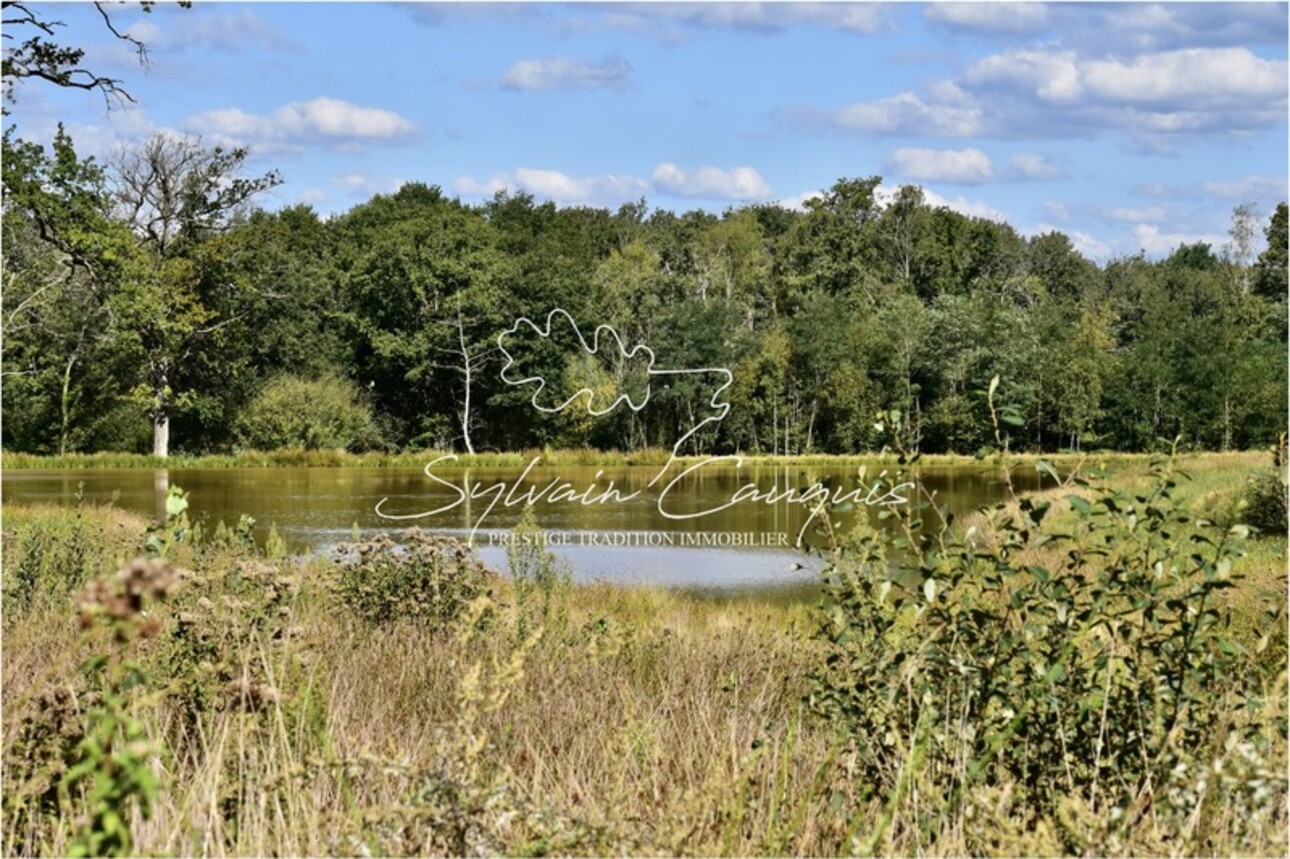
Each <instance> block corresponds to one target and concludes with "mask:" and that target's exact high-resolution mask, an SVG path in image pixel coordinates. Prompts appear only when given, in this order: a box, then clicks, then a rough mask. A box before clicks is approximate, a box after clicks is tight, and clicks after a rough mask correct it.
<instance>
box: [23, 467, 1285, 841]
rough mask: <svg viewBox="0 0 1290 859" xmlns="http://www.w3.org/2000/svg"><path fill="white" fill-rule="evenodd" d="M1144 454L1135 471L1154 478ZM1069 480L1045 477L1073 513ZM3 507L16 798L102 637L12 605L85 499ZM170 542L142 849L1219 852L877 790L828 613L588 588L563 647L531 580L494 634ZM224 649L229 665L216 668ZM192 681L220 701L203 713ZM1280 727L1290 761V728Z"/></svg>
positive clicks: (1215, 471)
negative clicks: (831, 640)
mask: <svg viewBox="0 0 1290 859" xmlns="http://www.w3.org/2000/svg"><path fill="white" fill-rule="evenodd" d="M1257 464H1259V460H1258V459H1257V458H1256V457H1252V456H1247V455H1242V457H1220V458H1204V459H1200V460H1198V461H1196V462H1193V463H1192V464H1191V465H1190V470H1191V471H1192V472H1193V473H1194V474H1195V475H1196V478H1197V479H1196V481H1195V482H1194V484H1193V489H1191V490H1188V491H1190V492H1192V493H1193V494H1192V497H1193V499H1195V500H1197V501H1198V502H1200V503H1203V504H1211V505H1213V506H1215V507H1216V508H1222V507H1224V505H1228V504H1229V502H1231V501H1232V499H1233V498H1234V497H1235V495H1234V494H1233V493H1236V492H1237V490H1238V489H1239V485H1238V484H1239V480H1234V478H1233V476H1232V474H1233V467H1239V468H1242V469H1248V468H1251V467H1254V466H1255V465H1257ZM1140 467H1141V463H1138V462H1135V463H1131V464H1129V465H1127V466H1125V468H1126V469H1127V470H1124V471H1122V472H1117V473H1116V479H1117V480H1120V481H1123V482H1125V483H1127V484H1131V483H1132V482H1133V481H1136V480H1138V479H1139V478H1140V477H1141V478H1142V479H1145V477H1144V476H1143V475H1144V473H1142V474H1140V472H1139V469H1140ZM1068 491H1069V490H1053V491H1051V492H1049V493H1047V494H1048V495H1051V496H1053V500H1054V501H1056V502H1057V504H1058V506H1060V504H1061V503H1062V502H1061V501H1060V499H1061V498H1062V497H1063V496H1064V495H1065V494H1067V493H1068ZM7 512H9V513H10V515H9V516H7V517H6V524H5V530H6V538H7V539H6V545H5V560H6V570H5V588H6V610H7V611H6V617H5V619H4V660H3V684H4V685H3V688H4V698H5V704H6V706H5V708H4V716H3V723H4V732H5V747H6V755H5V776H6V784H7V785H8V786H9V787H10V789H12V788H13V787H14V778H15V774H16V773H20V772H21V767H20V766H19V765H18V762H17V761H16V760H14V758H13V753H14V752H15V749H16V748H17V740H18V739H20V738H21V737H22V736H23V732H24V730H29V728H30V726H31V725H32V724H33V720H34V723H35V724H37V725H39V724H41V720H42V719H46V720H48V718H49V713H47V712H43V711H42V709H41V708H42V703H41V702H42V700H44V699H42V696H44V695H46V694H47V693H48V692H49V691H50V689H52V688H56V687H62V688H67V689H69V690H72V691H73V692H74V693H75V694H76V695H77V696H78V697H77V701H78V706H81V707H83V706H84V705H85V703H86V701H87V700H88V699H87V698H86V695H87V691H88V690H86V689H85V688H84V686H83V684H80V683H79V681H78V680H77V678H78V677H79V676H80V671H79V668H78V666H79V665H80V664H81V663H82V662H83V661H84V660H85V659H86V658H87V657H89V656H90V655H91V654H92V653H95V652H100V651H101V650H102V648H103V647H105V646H106V645H105V643H104V640H103V639H102V638H95V637H93V636H87V635H85V634H83V633H81V632H80V631H79V630H78V629H77V628H76V625H75V620H74V611H73V608H72V605H71V600H72V597H71V596H70V595H63V596H61V597H59V598H56V599H51V600H48V601H39V600H38V601H35V602H33V603H32V604H31V605H30V606H29V607H26V608H24V609H23V610H21V611H13V612H10V611H8V609H9V608H10V603H9V601H8V594H9V591H10V587H11V585H12V581H11V575H12V568H13V567H14V565H15V564H17V563H19V562H20V560H21V554H22V552H23V550H24V544H23V541H24V540H29V539H30V535H31V533H32V530H33V527H34V526H40V527H45V528H49V529H53V531H52V532H51V533H56V534H65V533H66V531H65V530H59V529H64V528H65V527H66V526H65V525H64V524H62V523H63V520H65V519H66V517H67V515H68V514H67V513H66V511H60V510H56V509H53V508H39V509H22V510H19V509H15V510H13V511H7ZM1054 515H1058V516H1060V515H1062V514H1061V511H1060V510H1055V512H1054ZM84 521H85V525H84V527H85V529H86V533H97V534H100V535H103V536H102V537H101V539H97V540H95V541H93V542H92V549H93V552H92V555H91V556H90V557H92V559H95V560H97V561H98V563H99V564H100V567H101V568H103V569H104V570H108V569H110V568H111V565H112V563H113V562H114V561H115V560H116V559H119V558H122V557H125V556H126V555H128V553H129V550H130V547H132V546H138V545H140V543H141V541H142V529H143V527H144V523H143V522H142V520H140V519H137V518H135V517H130V516H128V515H123V514H120V513H119V512H117V511H112V510H110V509H107V508H93V509H92V510H89V511H87V513H86V515H85V520H84ZM964 524H965V526H966V525H967V524H969V523H968V522H965V523H964ZM971 524H976V525H978V527H980V526H982V525H983V524H984V520H983V519H982V520H971ZM1257 549H1258V550H1257V551H1256V552H1252V553H1251V556H1250V558H1248V559H1247V561H1248V562H1249V563H1250V565H1251V567H1250V571H1251V572H1252V578H1253V579H1254V580H1256V581H1258V582H1264V581H1265V580H1266V581H1267V582H1268V583H1270V584H1272V585H1278V583H1279V586H1281V587H1284V562H1285V560H1284V559H1285V544H1284V542H1283V541H1278V540H1260V541H1258V544H1257ZM87 551H88V550H87ZM173 554H174V560H175V561H176V563H177V564H178V565H179V566H181V567H185V568H187V569H188V570H190V571H191V573H192V577H191V578H190V580H189V581H188V582H187V583H186V584H185V585H184V586H183V588H182V589H181V591H180V593H179V594H178V596H177V598H176V600H175V602H173V603H171V604H167V605H163V606H161V607H160V608H158V609H157V610H156V616H157V617H159V618H160V619H161V620H162V621H163V626H162V632H161V634H160V635H159V636H158V637H156V638H155V639H150V640H148V641H144V642H141V643H140V644H139V648H140V653H139V655H140V658H141V660H142V663H143V664H144V665H146V666H147V683H146V690H145V693H144V694H142V695H140V697H139V698H137V699H136V700H137V704H136V705H135V706H136V713H137V715H138V716H139V717H140V718H141V719H142V720H143V721H144V723H145V724H146V726H147V729H148V734H149V736H151V737H152V738H153V739H154V740H155V742H156V743H157V747H158V754H157V756H156V758H155V764H154V766H155V769H156V771H157V773H158V775H159V776H160V781H161V791H160V795H159V797H158V801H157V804H156V807H155V810H154V813H153V815H152V816H151V818H150V819H147V820H144V819H142V817H140V816H139V815H138V812H137V811H136V812H134V816H133V819H132V821H131V824H132V830H133V832H134V837H135V843H134V850H135V852H138V853H147V854H179V855H208V856H225V855H230V856H231V855H260V856H264V855H331V854H344V855H354V854H368V853H370V854H377V855H382V854H427V853H448V854H453V853H463V852H464V853H482V854H493V853H507V854H541V853H590V854H608V853H616V854H663V855H667V854H685V855H733V854H739V855H745V854H759V855H760V854H771V855H789V854H794V855H834V854H839V853H849V852H865V851H869V852H875V853H879V854H895V855H915V854H922V855H929V856H943V855H962V854H966V853H981V854H991V855H1032V854H1034V855H1041V854H1056V853H1062V852H1069V851H1070V850H1071V849H1072V848H1071V846H1070V845H1071V844H1072V843H1073V842H1072V839H1076V840H1078V838H1077V836H1078V837H1083V836H1087V838H1088V841H1087V843H1088V844H1089V845H1091V846H1089V847H1088V848H1086V852H1087V851H1092V852H1107V851H1108V849H1109V848H1108V845H1109V844H1116V845H1118V846H1116V849H1115V850H1114V851H1113V852H1117V853H1121V854H1123V855H1155V854H1178V853H1183V852H1190V851H1191V850H1192V849H1194V848H1195V846H1196V845H1197V844H1199V843H1202V842H1198V841H1194V840H1193V841H1181V840H1178V839H1177V838H1176V837H1175V835H1176V833H1174V832H1173V830H1171V829H1170V828H1169V826H1168V825H1167V824H1166V823H1165V822H1163V821H1161V822H1157V821H1156V820H1154V819H1153V818H1151V817H1148V818H1146V819H1145V820H1144V821H1143V822H1142V823H1141V825H1140V826H1139V827H1137V829H1136V830H1135V832H1134V833H1132V834H1131V836H1130V837H1129V838H1128V840H1126V841H1123V842H1107V841H1099V840H1097V835H1098V833H1099V832H1101V831H1102V828H1104V826H1105V821H1104V820H1102V819H1099V818H1098V815H1095V814H1092V813H1091V812H1090V811H1089V810H1088V809H1087V808H1085V807H1083V806H1081V805H1079V804H1078V803H1072V804H1070V805H1069V807H1067V808H1066V809H1065V810H1064V811H1063V815H1064V817H1063V819H1061V820H1056V819H1053V820H1049V819H1038V820H1036V819H1033V818H1030V817H1027V816H1026V814H1025V812H1024V809H1019V808H1017V807H1014V805H1013V800H1012V796H1011V788H1010V786H1009V785H1007V784H994V785H989V786H980V787H979V788H976V789H974V790H973V792H972V793H971V794H970V795H969V796H968V797H967V798H966V800H965V801H964V803H963V804H962V805H961V806H960V807H958V808H957V809H956V810H955V811H954V813H953V815H952V816H951V817H950V818H948V819H945V820H940V821H938V822H937V824H936V825H935V826H930V825H929V823H928V819H929V818H928V815H929V813H934V812H935V809H937V808H938V807H939V804H940V803H942V802H943V801H944V797H943V796H939V795H936V794H935V793H934V792H932V791H930V789H928V788H926V787H925V786H923V785H922V784H921V782H920V779H919V775H918V772H917V768H912V770H911V774H910V778H909V782H908V784H909V787H908V790H907V791H906V792H905V793H904V794H903V795H902V796H900V797H897V798H893V797H886V796H878V797H872V798H870V799H867V800H864V799H859V798H858V797H861V796H863V788H864V785H861V784H858V783H856V781H855V777H854V776H853V774H852V773H851V771H850V769H849V768H848V760H849V757H850V755H851V750H852V749H853V748H854V746H853V744H854V743H856V742H863V738H848V737H840V736H838V734H837V733H836V731H835V730H834V728H833V727H832V726H831V725H829V724H828V723H826V722H824V721H822V720H820V719H819V718H816V717H812V716H811V715H809V714H808V713H807V711H806V709H805V706H804V703H803V699H804V695H805V694H806V692H807V676H808V674H810V673H811V672H812V671H813V670H815V669H816V668H817V667H818V666H819V664H820V662H821V660H822V658H823V653H824V651H823V647H822V645H821V644H820V643H819V642H818V641H817V640H816V639H815V638H814V637H813V634H814V631H815V629H816V624H817V618H816V616H815V613H814V608H813V606H812V605H810V604H809V603H806V602H802V603H782V602H780V603H772V602H769V601H762V600H760V599H758V598H756V597H751V596H750V597H739V598H731V599H711V598H703V597H699V596H693V595H687V594H684V593H678V592H669V591H665V590H662V589H654V588H618V587H612V586H608V585H593V586H582V587H575V588H573V589H571V590H570V591H568V592H567V594H566V595H565V596H564V597H563V599H564V600H565V603H564V605H563V606H562V608H563V614H562V615H561V619H560V620H558V621H555V622H552V623H550V624H549V625H548V627H547V628H546V629H545V630H544V631H543V634H542V636H541V638H540V640H532V639H527V640H526V639H525V638H524V637H522V636H521V635H520V634H519V632H518V629H519V624H518V621H517V617H516V607H515V599H514V592H513V590H512V589H511V587H510V586H509V585H508V584H507V583H505V582H498V583H497V585H496V588H495V593H494V597H493V599H492V601H491V603H490V605H489V606H487V607H484V606H480V607H479V608H480V609H481V610H482V609H484V608H487V612H486V613H485V614H483V615H480V618H481V620H480V623H478V624H476V623H469V622H463V623H461V624H459V625H458V626H456V627H454V628H453V629H449V630H444V631H441V632H438V633H434V634H429V633H427V632H425V631H424V630H423V629H422V628H420V627H417V626H415V625H413V624H409V623H402V624H398V623H396V624H393V625H387V626H373V625H370V624H368V623H365V622H364V621H362V620H361V619H359V618H358V617H357V616H355V615H353V614H352V613H351V612H349V611H347V610H346V609H345V607H344V606H343V605H341V604H339V603H338V601H337V599H336V597H335V593H334V591H333V589H332V588H331V586H330V582H331V579H332V576H333V575H334V569H333V567H332V565H331V564H330V563H329V562H326V561H311V562H308V563H304V564H299V565H297V564H294V563H292V562H287V561H275V562H268V561H265V560H263V559H261V560H254V561H253V560H249V559H248V558H247V557H246V555H247V553H246V551H245V550H243V551H241V552H239V551H237V550H231V549H230V550H220V551H209V552H198V551H195V550H192V549H191V548H181V549H180V550H178V551H176V552H175V553H173ZM1035 560H1039V561H1043V560H1052V559H1045V558H1040V557H1038V556H1037V557H1036V559H1035ZM1278 564H1279V565H1280V569H1279V570H1278V569H1277V565H1278ZM181 629H183V630H188V632H185V633H184V635H187V636H189V637H188V638H182V641H186V642H192V641H210V642H213V643H214V647H215V650H214V651H212V653H213V655H211V656H209V657H204V656H201V655H200V654H199V653H198V652H197V651H196V650H185V651H180V650H178V649H177V648H178V647H179V644H177V642H180V641H181V636H180V635H179V630H181ZM194 630H195V631H197V632H193V631H194ZM197 633H200V634H201V635H205V636H206V638H201V635H198V634H197ZM181 656H182V657H183V658H182V659H181V658H180V657H181ZM205 659H210V660H213V661H214V662H217V663H218V665H215V666H205V667H203V664H202V661H203V660H205ZM229 677H231V678H232V680H231V681H230V680H229V679H228V678H229ZM1283 679H1284V676H1283ZM189 680H196V681H199V682H200V684H201V688H202V690H203V692H202V694H206V695H208V698H209V700H206V702H205V703H203V704H201V706H197V705H196V704H194V703H193V702H194V701H195V699H194V698H192V695H193V694H194V693H193V692H192V689H191V688H190V687H186V686H184V683H185V682H187V681H189ZM239 683H240V684H242V685H241V686H237V688H238V689H240V690H241V691H240V693H239V694H237V695H234V694H231V693H230V687H233V686H236V684H239ZM1278 694H1279V696H1280V698H1284V688H1282V689H1281V692H1280V693H1278ZM1282 714H1283V717H1284V710H1282ZM24 720H26V725H27V726H28V727H27V728H24ZM1283 724H1284V722H1283ZM1270 742H1271V743H1272V744H1273V747H1275V748H1278V749H1279V754H1280V755H1281V758H1280V760H1281V761H1282V764H1284V746H1285V740H1284V737H1283V736H1282V737H1272V738H1270ZM79 802H81V800H77V799H75V798H73V799H72V805H71V807H70V808H69V809H65V810H64V812H63V813H58V812H57V811H51V812H49V813H47V814H45V815H43V816H37V817H36V818H35V820H34V822H33V819H32V818H31V817H30V816H28V817H27V818H24V819H23V820H22V821H18V819H17V818H15V817H14V816H12V815H10V814H8V813H7V814H6V822H5V824H4V830H3V835H4V842H5V852H6V854H7V855H13V854H15V853H17V852H21V851H22V850H23V849H24V846H25V847H26V848H27V849H28V850H38V851H39V852H43V853H50V854H55V855H58V854H62V853H65V852H66V851H67V850H68V848H69V845H70V844H71V843H72V837H73V834H74V830H75V828H76V826H77V814H78V812H77V811H76V809H77V808H78V807H79V806H78V803H79ZM1269 802H1270V803H1272V809H1273V810H1272V812H1271V813H1270V814H1269V817H1268V820H1267V822H1266V823H1261V824H1259V825H1260V826H1262V827H1263V829H1261V830H1259V832H1260V834H1259V835H1258V836H1257V837H1255V838H1254V840H1253V841H1251V836H1250V835H1249V833H1248V832H1245V833H1244V834H1243V835H1241V836H1240V840H1238V839H1237V835H1236V834H1229V829H1230V830H1231V832H1232V833H1235V832H1236V831H1237V829H1239V828H1240V827H1239V826H1238V824H1241V825H1244V822H1243V821H1239V820H1233V819H1231V816H1230V815H1228V816H1226V817H1225V816H1224V815H1225V813H1226V812H1224V811H1223V809H1222V808H1219V809H1218V811H1217V812H1215V813H1214V815H1213V818H1212V820H1210V821H1209V822H1208V823H1207V824H1206V825H1207V826H1208V833H1209V840H1208V841H1205V842H1203V843H1204V844H1206V845H1208V846H1207V847H1206V848H1205V849H1206V850H1207V851H1210V852H1214V853H1226V852H1229V851H1230V850H1234V849H1238V848H1239V849H1240V850H1242V851H1244V852H1253V853H1258V854H1268V855H1271V854H1274V853H1275V854H1280V853H1283V852H1284V849H1285V844H1286V842H1285V837H1286V831H1285V819H1286V817H1285V796H1284V792H1282V793H1280V794H1279V795H1275V796H1273V797H1272V798H1271V799H1270V800H1269ZM6 811H8V808H7V809H6ZM16 821H17V822H16ZM1100 827H1101V828H1100ZM1081 834H1082V835H1081ZM1076 852H1079V851H1076Z"/></svg>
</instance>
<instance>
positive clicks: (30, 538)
mask: <svg viewBox="0 0 1290 859" xmlns="http://www.w3.org/2000/svg"><path fill="white" fill-rule="evenodd" d="M117 518H119V514H117V513H115V512H114V511H111V510H109V509H107V508H102V507H95V506H89V505H85V504H80V503H78V504H77V505H76V507H75V508H74V509H73V511H72V512H71V513H70V514H69V512H68V511H67V510H65V509H61V508H57V507H49V508H44V507H9V508H6V510H5V522H4V540H3V543H4V565H3V568H4V614H5V617H6V618H14V617H18V616H20V615H22V614H24V613H26V612H28V611H30V610H34V609H36V608H38V607H40V606H42V604H44V603H46V602H47V601H51V600H59V599H65V598H67V597H69V596H70V595H71V594H72V593H73V592H74V591H75V590H76V589H77V588H79V587H80V586H81V585H83V584H85V583H86V582H87V581H89V580H90V579H91V578H93V577H94V576H95V575H96V574H97V573H98V571H100V570H102V569H103V568H104V567H108V566H111V565H112V564H113V563H115V562H116V561H117V560H119V559H120V558H121V557H122V556H123V555H125V554H127V553H129V552H130V551H131V547H130V546H129V541H130V539H131V537H132V536H133V535H131V534H128V533H125V532H124V529H121V528H116V527H111V524H112V520H113V519H117ZM104 533H106V534H108V535H109V539H106V540H105V539H103V536H102V535H103V534H104Z"/></svg>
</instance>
